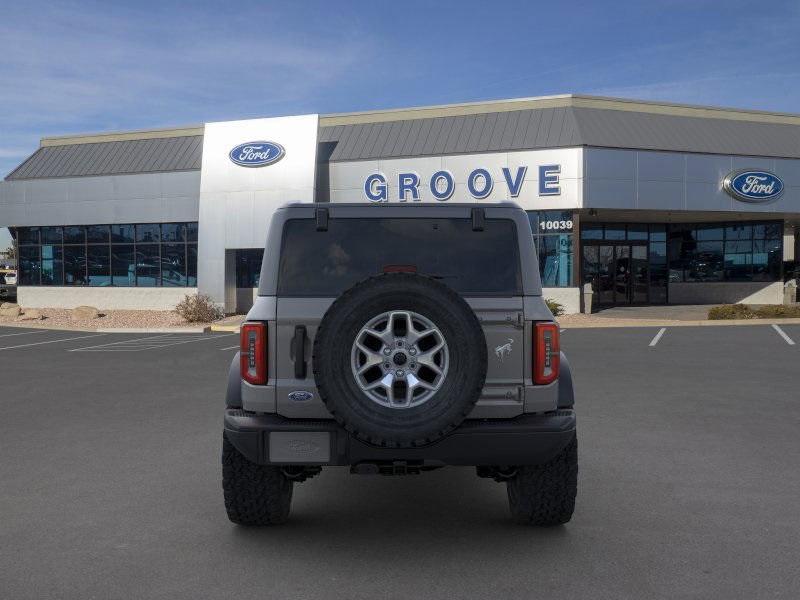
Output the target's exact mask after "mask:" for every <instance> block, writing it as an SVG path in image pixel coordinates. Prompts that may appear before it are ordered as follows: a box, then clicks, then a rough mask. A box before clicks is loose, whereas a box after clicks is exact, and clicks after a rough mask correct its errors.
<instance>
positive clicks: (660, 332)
mask: <svg viewBox="0 0 800 600" xmlns="http://www.w3.org/2000/svg"><path fill="white" fill-rule="evenodd" d="M666 330H667V328H666V327H662V328H661V329H660V330H659V332H658V333H657V334H656V337H654V338H653V340H652V341H651V342H650V347H651V348H652V347H653V346H655V345H656V344H657V343H658V340H660V339H661V336H662V335H664V332H665V331H666Z"/></svg>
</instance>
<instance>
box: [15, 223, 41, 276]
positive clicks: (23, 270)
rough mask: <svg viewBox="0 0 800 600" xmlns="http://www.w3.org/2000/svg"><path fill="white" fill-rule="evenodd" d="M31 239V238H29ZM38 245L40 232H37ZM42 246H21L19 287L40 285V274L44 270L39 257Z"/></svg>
mask: <svg viewBox="0 0 800 600" xmlns="http://www.w3.org/2000/svg"><path fill="white" fill-rule="evenodd" d="M18 239H19V238H18ZM29 239H30V238H29ZM36 239H37V244H38V239H39V231H38V229H37V230H36ZM40 250H41V248H40V246H38V245H36V246H20V248H19V270H20V274H19V285H40V284H41V281H40V279H39V274H40V272H41V268H42V262H41V258H40V256H39V251H40Z"/></svg>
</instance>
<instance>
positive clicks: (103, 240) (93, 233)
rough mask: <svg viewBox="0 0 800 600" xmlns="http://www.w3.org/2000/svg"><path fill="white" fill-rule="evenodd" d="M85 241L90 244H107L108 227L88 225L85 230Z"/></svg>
mask: <svg viewBox="0 0 800 600" xmlns="http://www.w3.org/2000/svg"><path fill="white" fill-rule="evenodd" d="M86 241H87V242H89V243H90V244H107V243H108V225H89V226H88V227H87V228H86Z"/></svg>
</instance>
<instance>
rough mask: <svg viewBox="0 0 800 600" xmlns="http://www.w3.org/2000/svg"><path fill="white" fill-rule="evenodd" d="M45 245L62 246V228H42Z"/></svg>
mask: <svg viewBox="0 0 800 600" xmlns="http://www.w3.org/2000/svg"><path fill="white" fill-rule="evenodd" d="M42 243H43V244H60V243H61V227H42Z"/></svg>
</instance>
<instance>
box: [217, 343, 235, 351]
mask: <svg viewBox="0 0 800 600" xmlns="http://www.w3.org/2000/svg"><path fill="white" fill-rule="evenodd" d="M234 348H236V349H238V348H239V344H236V345H235V346H230V347H229V348H220V351H222V350H233V349H234Z"/></svg>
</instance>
